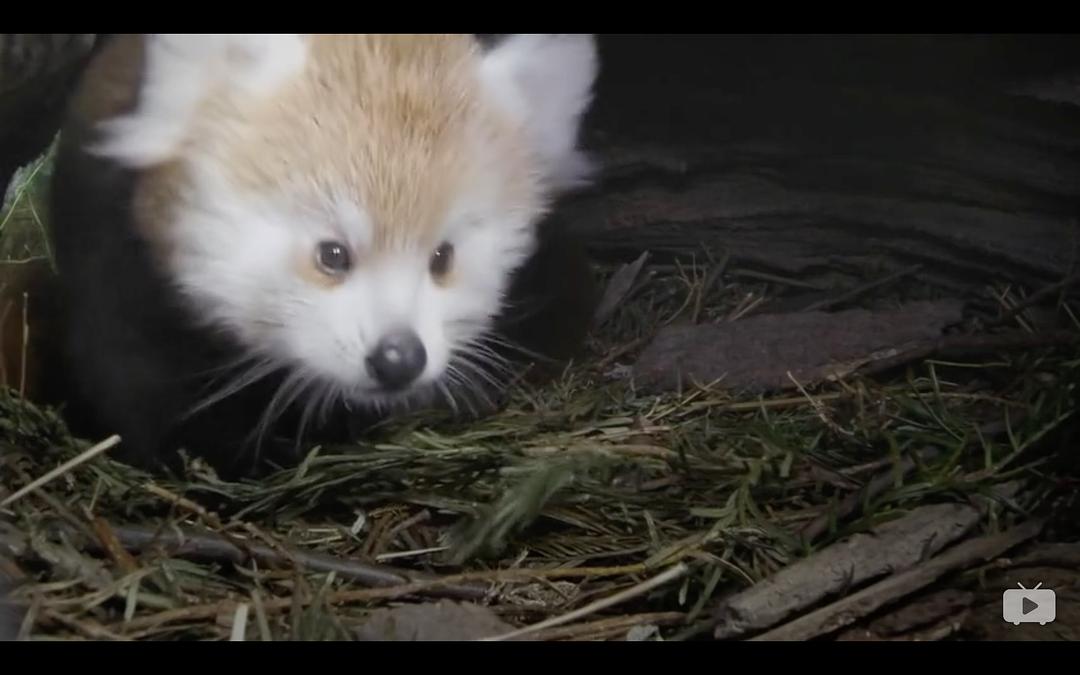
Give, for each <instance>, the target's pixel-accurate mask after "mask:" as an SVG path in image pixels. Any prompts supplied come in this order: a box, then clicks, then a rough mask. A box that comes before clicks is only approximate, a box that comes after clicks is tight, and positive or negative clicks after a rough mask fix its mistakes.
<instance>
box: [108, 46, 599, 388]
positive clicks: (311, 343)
mask: <svg viewBox="0 0 1080 675" xmlns="http://www.w3.org/2000/svg"><path fill="white" fill-rule="evenodd" d="M596 70H597V64H596V53H595V48H594V44H593V40H592V38H591V36H588V35H517V36H513V37H509V38H507V39H505V40H503V41H502V42H501V43H499V44H498V45H496V46H495V47H493V48H491V49H489V50H487V51H483V50H481V49H480V47H479V45H478V43H476V41H475V40H474V39H473V38H472V37H471V36H468V35H334V36H331V35H150V36H147V37H146V38H145V42H144V46H143V71H142V77H141V82H140V86H139V89H138V95H137V103H136V104H135V106H134V108H133V109H132V110H131V111H130V112H128V113H126V114H124V115H122V116H120V117H115V118H113V119H109V120H106V121H105V123H104V126H103V127H102V131H103V139H102V141H101V142H100V143H99V144H98V145H97V146H95V147H94V148H93V150H94V151H95V152H97V153H99V154H101V155H104V156H107V157H110V158H112V159H113V160H115V161H117V162H119V163H121V164H123V165H126V166H128V167H131V168H133V169H136V170H138V171H139V172H140V176H141V177H140V180H139V182H138V188H137V193H136V214H137V219H138V221H139V225H140V230H141V231H142V232H143V233H144V235H145V236H146V237H147V238H148V239H149V240H150V242H151V243H152V244H153V245H154V247H155V249H156V250H157V251H159V252H160V254H161V259H162V260H163V261H164V263H165V265H166V267H167V271H168V273H169V275H170V278H171V279H173V280H174V282H175V285H176V287H177V288H178V289H179V290H180V291H181V293H182V294H183V296H184V297H185V298H186V299H187V300H188V301H189V302H190V303H191V305H192V306H193V307H194V308H195V310H196V311H197V313H198V314H199V315H200V316H202V317H205V320H206V321H207V322H208V323H209V324H211V325H213V326H215V327H218V328H223V329H225V330H227V331H229V332H230V333H231V334H233V335H234V336H235V337H236V338H237V339H238V341H239V342H240V343H241V344H242V345H243V346H244V347H245V348H246V350H247V351H248V352H250V354H251V355H252V356H253V357H254V358H255V359H257V360H258V361H259V362H260V363H262V364H263V366H264V367H269V366H287V367H288V368H289V369H290V371H291V372H292V373H293V381H294V385H295V387H294V388H295V389H296V390H297V391H300V390H301V389H304V388H305V387H312V388H315V389H318V390H319V391H320V392H321V393H322V394H323V395H325V396H327V397H340V398H343V399H345V400H348V401H351V402H354V403H356V402H359V403H373V404H376V405H378V404H382V403H388V402H392V401H396V400H400V399H402V398H403V397H406V396H408V395H411V394H416V393H418V392H422V391H434V390H436V389H437V388H443V389H444V390H445V388H446V385H448V384H453V383H454V381H455V380H464V379H468V378H470V377H472V375H470V371H471V370H473V369H476V368H478V367H479V366H478V363H479V362H480V361H484V360H485V359H488V358H489V356H490V349H489V348H488V347H487V346H486V344H485V340H486V338H487V335H488V331H489V330H490V328H491V326H492V320H493V318H494V317H495V315H496V314H497V313H498V312H499V311H500V309H501V307H502V302H503V296H504V294H505V292H506V290H507V288H508V283H509V280H510V277H511V274H512V273H513V272H514V271H515V270H516V269H517V268H518V267H519V266H520V265H521V264H522V263H523V262H524V260H525V259H526V257H527V256H528V255H529V254H530V252H531V251H532V247H533V240H534V227H535V225H536V223H537V221H538V220H539V219H540V218H541V216H542V215H543V214H544V213H545V210H546V209H547V207H548V205H549V203H550V202H551V200H552V199H553V198H554V197H555V196H556V195H557V194H559V192H560V191H562V190H564V189H566V188H568V187H570V186H572V185H575V184H577V183H579V182H581V181H582V180H583V179H584V178H585V175H586V171H587V163H586V161H585V160H584V158H583V156H582V154H581V153H580V152H579V150H578V130H579V129H578V128H579V125H580V119H581V116H582V114H583V113H584V112H585V110H586V108H587V107H588V104H589V101H590V98H591V89H592V86H593V82H594V78H595V76H596Z"/></svg>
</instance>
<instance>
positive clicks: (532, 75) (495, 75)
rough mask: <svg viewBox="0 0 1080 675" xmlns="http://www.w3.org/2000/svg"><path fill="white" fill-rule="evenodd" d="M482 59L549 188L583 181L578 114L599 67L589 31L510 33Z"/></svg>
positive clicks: (489, 82) (491, 86) (489, 83)
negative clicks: (529, 144)
mask: <svg viewBox="0 0 1080 675" xmlns="http://www.w3.org/2000/svg"><path fill="white" fill-rule="evenodd" d="M481 58H482V66H481V77H482V79H483V81H484V84H485V86H486V87H487V88H488V90H489V92H490V94H491V95H492V96H493V97H494V98H495V101H496V103H497V104H498V105H500V106H502V107H503V108H504V110H506V112H507V113H508V114H510V115H512V116H513V117H514V118H515V119H516V120H517V121H518V122H519V123H520V124H522V125H523V126H524V128H525V130H526V133H527V134H528V136H529V139H530V142H531V143H532V150H533V152H534V154H535V156H537V157H538V158H539V159H540V161H541V162H542V163H543V171H544V177H545V179H546V181H547V183H548V184H549V186H550V187H551V189H553V190H562V189H566V188H569V187H573V186H575V185H577V184H580V183H582V182H583V181H584V180H586V179H587V178H588V174H589V173H590V167H589V163H588V161H587V160H586V158H585V156H584V154H583V153H582V152H581V151H580V150H579V149H578V136H579V132H580V126H581V118H582V116H583V115H584V113H585V112H586V110H587V109H588V107H589V105H590V104H591V102H592V95H593V93H592V90H593V85H594V84H595V81H596V77H597V74H598V70H599V64H598V58H597V51H596V43H595V40H594V38H593V36H592V35H582V34H571V35H565V34H563V35H552V34H549V35H513V36H510V37H507V38H505V39H503V40H501V41H499V42H498V43H497V44H496V45H495V46H493V47H491V48H490V49H489V50H488V51H486V52H485V53H484V54H483V56H482V57H481Z"/></svg>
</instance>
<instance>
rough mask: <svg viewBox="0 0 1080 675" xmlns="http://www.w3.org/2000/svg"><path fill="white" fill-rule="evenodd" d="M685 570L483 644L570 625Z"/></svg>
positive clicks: (673, 570)
mask: <svg viewBox="0 0 1080 675" xmlns="http://www.w3.org/2000/svg"><path fill="white" fill-rule="evenodd" d="M687 570H689V567H687V566H686V565H685V564H683V563H679V564H678V565H675V566H674V567H672V568H671V569H669V570H667V571H666V572H663V573H662V574H658V575H656V576H655V577H653V578H652V579H648V580H646V581H643V582H641V583H640V584H637V585H636V586H633V587H632V588H628V589H626V590H625V591H622V592H621V593H616V594H615V595H612V596H610V597H607V598H602V599H600V600H597V601H596V602H593V603H590V604H588V605H586V606H584V607H581V608H580V609H576V610H574V611H572V612H569V613H567V614H563V615H562V616H556V617H552V618H550V619H547V620H546V621H541V622H540V623H536V624H533V625H531V626H526V627H525V628H521V629H518V630H515V631H511V632H509V633H504V634H503V635H499V636H496V637H493V638H487V639H486V640H484V641H485V642H492V641H502V640H512V639H514V638H517V637H521V636H522V635H528V634H529V633H536V632H538V631H541V630H543V629H545V628H553V627H555V626H561V625H563V624H565V623H570V622H571V621H573V620H575V619H579V618H581V617H583V616H588V615H589V614H592V613H594V612H599V611H600V610H602V609H607V608H608V607H613V606H615V605H617V604H619V603H621V602H625V601H627V600H630V599H631V598H636V597H638V596H639V595H643V594H645V593H648V592H649V591H651V590H652V589H654V588H658V587H660V586H663V585H664V584H666V583H669V582H671V581H673V580H675V579H677V578H679V577H681V576H682V575H684V574H686V572H687Z"/></svg>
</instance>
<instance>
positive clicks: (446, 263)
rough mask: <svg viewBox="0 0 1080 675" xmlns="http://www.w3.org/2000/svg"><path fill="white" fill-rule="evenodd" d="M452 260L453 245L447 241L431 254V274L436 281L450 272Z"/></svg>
mask: <svg viewBox="0 0 1080 675" xmlns="http://www.w3.org/2000/svg"><path fill="white" fill-rule="evenodd" d="M453 262H454V245H453V244H451V243H449V242H446V243H443V244H442V245H441V246H439V248H437V249H435V252H434V253H432V254H431V265H430V268H431V276H433V277H435V279H436V280H437V281H441V280H442V279H444V278H445V277H446V275H447V274H449V273H450V268H451V267H452V266H453Z"/></svg>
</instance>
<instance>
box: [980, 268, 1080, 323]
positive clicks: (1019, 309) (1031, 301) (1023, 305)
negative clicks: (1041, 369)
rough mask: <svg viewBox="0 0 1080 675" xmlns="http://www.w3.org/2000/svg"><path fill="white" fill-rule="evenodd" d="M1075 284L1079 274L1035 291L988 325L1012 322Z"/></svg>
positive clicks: (1078, 280) (1079, 277)
mask: <svg viewBox="0 0 1080 675" xmlns="http://www.w3.org/2000/svg"><path fill="white" fill-rule="evenodd" d="M1077 282H1080V273H1077V274H1070V275H1069V276H1067V277H1065V278H1064V279H1062V280H1061V281H1059V282H1057V283H1053V284H1050V285H1049V286H1046V287H1044V288H1041V289H1039V290H1038V291H1035V292H1034V293H1032V294H1031V295H1029V296H1028V297H1027V298H1025V299H1024V301H1023V302H1020V303H1019V304H1017V305H1016V306H1014V307H1013V308H1012V309H1010V310H1009V311H1007V312H1005V313H1004V314H1002V315H1001V316H999V317H998V318H997V319H995V320H994V321H991V322H989V324H988V325H989V326H991V327H993V326H1000V325H1002V324H1005V323H1008V322H1009V321H1010V320H1012V318H1013V317H1015V316H1017V315H1019V314H1022V313H1023V312H1024V311H1025V310H1027V309H1029V308H1030V307H1032V306H1033V305H1037V304H1038V303H1039V302H1041V301H1042V300H1043V299H1044V298H1046V297H1047V296H1050V295H1053V294H1054V293H1057V292H1058V291H1063V290H1065V289H1066V288H1068V287H1069V286H1072V285H1073V284H1075V283H1077Z"/></svg>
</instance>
